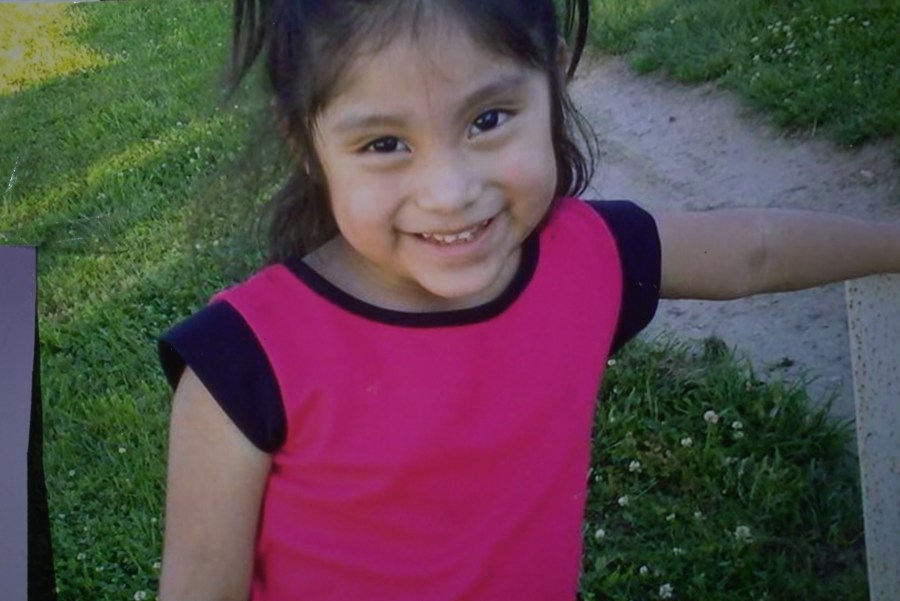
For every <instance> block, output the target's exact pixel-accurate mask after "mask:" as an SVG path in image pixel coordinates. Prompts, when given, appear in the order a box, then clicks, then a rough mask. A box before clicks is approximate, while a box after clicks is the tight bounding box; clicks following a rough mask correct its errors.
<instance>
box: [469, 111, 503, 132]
mask: <svg viewBox="0 0 900 601" xmlns="http://www.w3.org/2000/svg"><path fill="white" fill-rule="evenodd" d="M507 119H509V111H504V110H501V109H491V110H489V111H484V112H483V113H481V114H480V115H478V117H476V118H475V121H473V122H472V126H471V127H470V128H469V135H470V136H477V135H478V134H481V133H484V132H486V131H490V130H492V129H494V128H496V127H499V126H500V125H502V124H503V123H505V122H506V120H507Z"/></svg>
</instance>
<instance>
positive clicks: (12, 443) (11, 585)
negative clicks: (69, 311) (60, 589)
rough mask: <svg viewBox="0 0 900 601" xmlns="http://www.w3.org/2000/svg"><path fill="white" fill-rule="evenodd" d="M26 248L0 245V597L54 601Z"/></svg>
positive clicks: (31, 266) (32, 267)
mask: <svg viewBox="0 0 900 601" xmlns="http://www.w3.org/2000/svg"><path fill="white" fill-rule="evenodd" d="M36 278H37V275H36V254H35V249H33V248H23V247H0V490H2V492H0V598H2V599H23V600H24V599H32V600H38V599H40V600H42V601H43V600H49V601H52V600H54V599H56V586H55V582H54V571H53V553H52V548H51V544H50V520H49V517H48V515H47V488H46V486H45V484H44V467H43V432H42V428H41V394H40V377H39V371H40V361H39V359H38V344H37V318H36V314H35V311H36V306H35V303H36V297H37V283H36Z"/></svg>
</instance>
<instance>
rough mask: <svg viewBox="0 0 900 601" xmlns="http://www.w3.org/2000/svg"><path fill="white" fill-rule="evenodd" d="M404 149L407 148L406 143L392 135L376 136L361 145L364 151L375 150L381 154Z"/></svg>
mask: <svg viewBox="0 0 900 601" xmlns="http://www.w3.org/2000/svg"><path fill="white" fill-rule="evenodd" d="M405 150H409V148H408V147H407V146H406V144H404V143H403V142H401V141H400V139H399V138H395V137H393V136H385V137H384V138H378V139H377V140H374V141H372V142H369V143H368V144H366V145H365V146H364V147H363V151H364V152H377V153H383V154H387V153H391V152H397V151H405Z"/></svg>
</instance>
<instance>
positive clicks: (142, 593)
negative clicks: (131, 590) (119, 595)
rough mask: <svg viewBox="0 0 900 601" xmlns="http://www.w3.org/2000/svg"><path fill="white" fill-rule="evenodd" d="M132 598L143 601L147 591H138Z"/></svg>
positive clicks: (135, 600)
mask: <svg viewBox="0 0 900 601" xmlns="http://www.w3.org/2000/svg"><path fill="white" fill-rule="evenodd" d="M132 598H133V599H134V601H144V600H145V599H146V598H147V591H138V592H136V593H135V594H134V597H132Z"/></svg>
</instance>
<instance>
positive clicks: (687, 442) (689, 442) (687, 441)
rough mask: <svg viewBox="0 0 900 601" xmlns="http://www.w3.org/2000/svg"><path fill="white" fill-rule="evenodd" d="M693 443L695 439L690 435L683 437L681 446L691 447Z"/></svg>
mask: <svg viewBox="0 0 900 601" xmlns="http://www.w3.org/2000/svg"><path fill="white" fill-rule="evenodd" d="M693 444H694V439H693V438H691V437H690V436H685V437H684V438H682V439H681V446H683V447H690V446H693Z"/></svg>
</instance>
